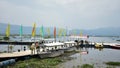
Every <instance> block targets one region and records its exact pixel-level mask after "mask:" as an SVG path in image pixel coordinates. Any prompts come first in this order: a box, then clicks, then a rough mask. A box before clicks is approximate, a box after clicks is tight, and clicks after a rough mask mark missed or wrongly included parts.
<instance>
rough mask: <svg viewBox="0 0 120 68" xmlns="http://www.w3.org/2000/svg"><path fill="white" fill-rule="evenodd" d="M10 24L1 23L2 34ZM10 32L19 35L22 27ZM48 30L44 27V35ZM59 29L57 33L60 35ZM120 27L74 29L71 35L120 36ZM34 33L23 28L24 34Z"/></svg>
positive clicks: (13, 28) (14, 27)
mask: <svg viewBox="0 0 120 68" xmlns="http://www.w3.org/2000/svg"><path fill="white" fill-rule="evenodd" d="M7 25H8V24H5V23H0V34H5V31H6V27H7ZM10 28H11V29H10V32H11V34H19V29H20V25H10ZM47 28H48V27H44V33H45V34H47ZM49 28H50V34H51V35H53V29H54V28H53V27H49ZM58 29H59V28H57V30H56V31H57V33H58ZM119 29H120V27H106V28H99V29H92V30H84V29H72V30H69V33H70V34H77V35H79V34H80V31H81V30H82V33H83V34H84V35H92V36H120V30H119ZM31 33H32V26H23V34H31ZM36 34H38V35H39V34H40V27H37V28H36Z"/></svg>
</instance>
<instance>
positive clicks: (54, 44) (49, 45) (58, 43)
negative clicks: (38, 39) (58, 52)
mask: <svg viewBox="0 0 120 68" xmlns="http://www.w3.org/2000/svg"><path fill="white" fill-rule="evenodd" d="M44 45H45V46H48V47H53V46H61V45H64V43H60V42H53V43H47V44H44Z"/></svg>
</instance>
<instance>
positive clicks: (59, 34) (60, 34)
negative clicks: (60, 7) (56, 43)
mask: <svg viewBox="0 0 120 68" xmlns="http://www.w3.org/2000/svg"><path fill="white" fill-rule="evenodd" d="M58 36H59V37H61V36H62V29H59V32H58Z"/></svg>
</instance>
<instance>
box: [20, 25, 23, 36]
mask: <svg viewBox="0 0 120 68" xmlns="http://www.w3.org/2000/svg"><path fill="white" fill-rule="evenodd" d="M22 35H23V27H22V25H21V26H20V36H21V37H22Z"/></svg>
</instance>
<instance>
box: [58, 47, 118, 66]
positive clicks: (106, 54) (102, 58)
mask: <svg viewBox="0 0 120 68" xmlns="http://www.w3.org/2000/svg"><path fill="white" fill-rule="evenodd" d="M78 50H80V52H79V53H76V54H74V55H71V56H70V57H72V58H75V59H73V60H70V61H67V62H64V63H62V64H60V65H58V67H60V68H73V67H75V66H76V67H77V66H81V65H82V64H91V65H94V67H95V68H99V67H100V68H106V65H105V64H104V63H105V62H109V61H115V62H116V61H117V62H120V50H115V49H106V48H104V49H94V48H87V49H85V48H84V49H80V48H79V49H78ZM83 51H88V53H85V52H83ZM81 52H83V53H81Z"/></svg>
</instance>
